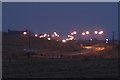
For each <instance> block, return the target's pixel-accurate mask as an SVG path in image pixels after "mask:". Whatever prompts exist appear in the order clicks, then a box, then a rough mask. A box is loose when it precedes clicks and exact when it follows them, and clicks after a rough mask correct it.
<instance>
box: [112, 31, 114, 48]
mask: <svg viewBox="0 0 120 80" xmlns="http://www.w3.org/2000/svg"><path fill="white" fill-rule="evenodd" d="M112 42H113V47H114V32H113V36H112Z"/></svg>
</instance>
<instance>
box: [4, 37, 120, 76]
mask: <svg viewBox="0 0 120 80" xmlns="http://www.w3.org/2000/svg"><path fill="white" fill-rule="evenodd" d="M2 40H3V41H2V56H3V59H2V62H3V63H2V77H3V78H56V77H57V78H59V77H61V78H68V77H69V78H118V57H119V56H118V51H119V50H120V49H118V48H119V47H115V48H112V47H111V44H110V45H107V48H106V49H105V50H103V51H96V52H91V53H87V54H84V55H77V56H73V57H72V59H70V58H64V59H63V58H62V59H47V58H27V57H24V52H23V49H24V48H28V37H25V36H23V35H6V36H4V35H3V37H2ZM95 46H98V45H95ZM31 48H32V49H36V50H39V52H38V55H41V53H42V55H43V54H64V53H70V52H79V51H81V50H83V49H82V48H81V47H80V45H78V44H77V43H75V42H72V43H70V42H67V43H62V42H57V41H55V40H51V41H48V40H45V39H39V38H33V37H32V38H31Z"/></svg>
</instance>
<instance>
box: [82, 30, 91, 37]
mask: <svg viewBox="0 0 120 80" xmlns="http://www.w3.org/2000/svg"><path fill="white" fill-rule="evenodd" d="M86 34H90V32H89V31H86V32H83V33H82V35H83V36H84V35H86Z"/></svg>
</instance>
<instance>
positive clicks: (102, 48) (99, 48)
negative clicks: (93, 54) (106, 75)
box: [95, 47, 105, 51]
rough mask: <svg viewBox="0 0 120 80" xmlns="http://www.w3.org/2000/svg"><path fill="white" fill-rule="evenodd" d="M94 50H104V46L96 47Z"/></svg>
mask: <svg viewBox="0 0 120 80" xmlns="http://www.w3.org/2000/svg"><path fill="white" fill-rule="evenodd" d="M95 49H96V50H98V51H101V50H104V49H105V48H104V47H98V48H95Z"/></svg>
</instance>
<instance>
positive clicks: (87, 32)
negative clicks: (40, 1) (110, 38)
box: [82, 31, 104, 36]
mask: <svg viewBox="0 0 120 80" xmlns="http://www.w3.org/2000/svg"><path fill="white" fill-rule="evenodd" d="M103 33H104V32H103V31H99V32H98V31H94V34H99V35H101V34H103ZM86 34H87V35H88V34H90V32H89V31H86V32H83V33H82V35H83V36H84V35H86Z"/></svg>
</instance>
